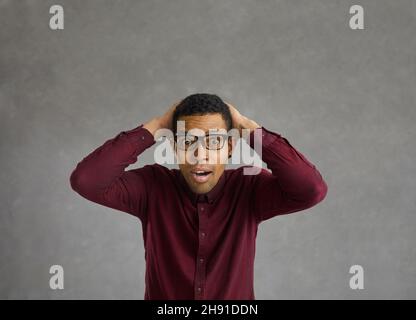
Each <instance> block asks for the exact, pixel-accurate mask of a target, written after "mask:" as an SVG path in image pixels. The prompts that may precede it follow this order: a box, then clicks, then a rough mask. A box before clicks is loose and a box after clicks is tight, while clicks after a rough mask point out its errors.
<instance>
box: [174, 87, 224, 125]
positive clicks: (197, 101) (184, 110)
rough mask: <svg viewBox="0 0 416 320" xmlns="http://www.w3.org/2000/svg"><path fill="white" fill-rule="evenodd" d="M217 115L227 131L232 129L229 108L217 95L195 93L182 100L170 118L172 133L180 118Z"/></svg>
mask: <svg viewBox="0 0 416 320" xmlns="http://www.w3.org/2000/svg"><path fill="white" fill-rule="evenodd" d="M210 113H219V114H221V116H222V118H223V119H224V121H225V124H226V126H227V131H229V130H231V128H232V118H231V113H230V108H229V107H228V105H227V104H226V103H225V102H224V101H223V100H222V99H221V98H220V97H218V96H217V95H215V94H209V93H195V94H191V95H190V96H187V97H186V98H185V99H183V100H182V101H181V102H180V103H179V104H178V105H177V107H176V108H175V111H174V112H173V116H172V128H173V132H176V123H177V120H178V118H179V117H181V116H192V115H201V116H202V115H206V114H210Z"/></svg>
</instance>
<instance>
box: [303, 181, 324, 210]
mask: <svg viewBox="0 0 416 320" xmlns="http://www.w3.org/2000/svg"><path fill="white" fill-rule="evenodd" d="M310 190H311V191H310V192H309V193H308V196H307V197H306V199H305V203H306V206H307V207H308V208H310V207H313V206H315V205H317V204H318V203H320V202H321V201H323V200H324V199H325V197H326V195H327V193H328V185H327V184H326V182H325V181H324V180H323V179H322V180H321V181H320V182H319V183H316V184H314V185H313V187H312V188H311V189H310Z"/></svg>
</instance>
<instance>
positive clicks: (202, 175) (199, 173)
mask: <svg viewBox="0 0 416 320" xmlns="http://www.w3.org/2000/svg"><path fill="white" fill-rule="evenodd" d="M211 173H212V171H205V170H195V171H191V175H192V178H193V179H194V181H195V182H197V183H204V182H206V181H208V179H209V177H210V174H211Z"/></svg>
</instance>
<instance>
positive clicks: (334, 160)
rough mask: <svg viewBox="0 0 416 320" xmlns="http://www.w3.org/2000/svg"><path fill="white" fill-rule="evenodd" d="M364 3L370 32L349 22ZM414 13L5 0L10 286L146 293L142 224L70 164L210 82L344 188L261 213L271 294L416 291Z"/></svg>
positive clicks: (2, 104) (390, 8)
mask: <svg viewBox="0 0 416 320" xmlns="http://www.w3.org/2000/svg"><path fill="white" fill-rule="evenodd" d="M52 4H61V5H63V6H64V10H65V29H64V30H61V31H52V30H50V29H49V18H50V14H49V7H50V6H51V5H52ZM353 4H360V5H362V6H363V7H364V10H365V30H351V29H350V28H349V25H348V21H349V18H350V14H349V7H350V6H351V5H353ZM415 14H416V1H412V0H407V1H406V0H395V1H393V0H390V1H381V0H373V1H364V0H359V1H340V0H338V1H334V0H326V1H324V0H319V1H318V0H314V1H311V0H308V1H306V0H303V1H290V0H286V1H277V0H274V1H248V0H233V1H225V0H218V1H214V0H209V1H207V0H204V1H167V0H166V1H161V0H152V1H92V0H90V1H62V0H61V1H7V0H0V110H1V114H0V142H1V145H0V148H1V169H0V186H1V187H0V188H1V198H0V201H1V216H0V259H1V260H0V262H1V264H0V278H1V279H0V298H3V299H16V298H22V299H35V298H41V299H58V298H63V299H74V298H82V299H84V298H86V299H91V298H98V299H101V298H103V299H109V298H120V299H124V298H133V299H143V295H144V271H145V265H144V250H143V240H142V233H141V226H140V221H139V220H138V219H136V218H135V217H132V216H130V215H128V214H124V213H122V212H120V211H115V210H113V209H110V208H106V207H103V206H100V205H97V204H94V203H92V202H89V201H88V200H85V199H83V198H81V197H80V196H79V195H78V194H76V193H75V192H74V191H72V189H71V188H70V184H69V176H70V173H71V172H72V170H73V169H74V168H75V166H76V164H77V163H78V161H80V160H81V159H82V158H83V157H84V156H86V155H87V154H88V153H90V152H91V151H92V150H93V149H95V148H96V147H98V146H99V145H101V144H103V143H104V141H106V140H107V139H109V138H112V137H114V136H115V135H116V134H118V133H119V132H121V131H123V130H126V129H132V128H134V127H136V126H137V125H139V124H141V123H143V122H145V121H147V120H149V119H150V118H152V117H154V116H156V115H160V114H162V113H163V112H164V111H165V110H166V109H167V108H168V107H169V106H170V105H171V104H172V103H173V102H175V101H176V100H178V99H181V98H184V97H185V96H187V95H189V94H192V93H196V92H209V93H216V94H218V95H219V96H220V97H222V98H224V99H225V100H228V101H230V102H231V103H233V104H234V105H235V106H236V107H237V108H239V110H240V111H241V112H242V113H243V114H245V115H247V116H248V117H252V118H253V119H254V120H256V121H257V122H259V123H261V124H262V125H263V126H265V127H266V128H269V129H271V130H274V131H276V132H279V133H280V134H282V135H283V136H285V137H286V138H287V139H288V140H289V141H290V142H291V143H292V144H293V145H294V146H295V147H296V148H297V149H299V150H300V151H301V152H303V153H304V155H305V156H306V157H307V158H308V159H309V160H310V161H312V162H313V163H314V164H315V165H316V166H317V168H318V169H319V170H320V171H321V173H322V175H323V177H324V178H325V180H326V181H327V183H328V186H329V191H328V195H327V198H326V199H325V200H324V201H323V202H322V203H320V204H319V205H317V206H316V207H313V208H311V209H309V210H307V211H303V212H302V213H297V214H292V215H286V216H281V217H276V218H273V219H271V220H268V221H267V222H264V223H262V224H261V225H260V227H259V233H258V238H257V251H256V262H255V282H254V285H255V294H256V298H257V299H292V298H300V299H307V298H312V299H325V298H328V299H334V298H337V299H338V298H340V299H368V298H380V299H385V298H405V299H407V298H416V264H415V262H416V261H415V260H416V259H415V258H416V252H415V251H416V249H415V248H416V246H415V240H416V216H415V213H416V212H415V211H416V210H415V209H416V203H415V202H416V200H415V199H416V197H415V190H416V165H415V163H414V159H415V158H416V148H415V137H416V135H415V134H416V127H415V125H414V123H415V120H416V110H415V95H416V90H415V83H416V82H415V80H416V68H415V61H416V60H415V58H416V53H415V52H416V39H415V27H416V23H415ZM152 162H153V155H152V152H151V150H149V151H146V153H145V155H144V156H143V157H142V158H140V160H139V162H137V163H136V164H135V165H133V166H131V167H129V168H128V169H130V168H135V167H140V166H142V165H144V164H146V163H152ZM53 264H60V265H62V266H63V268H64V270H65V289H64V290H57V291H53V290H51V289H49V277H50V274H49V267H50V266H51V265H53ZM354 264H360V265H362V266H363V268H364V272H365V280H364V286H365V289H364V290H351V289H350V288H349V278H350V276H351V275H350V274H349V268H350V266H351V265H354Z"/></svg>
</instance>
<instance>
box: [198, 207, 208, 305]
mask: <svg viewBox="0 0 416 320" xmlns="http://www.w3.org/2000/svg"><path fill="white" fill-rule="evenodd" d="M198 214H199V219H198V221H199V245H198V254H197V257H196V258H197V261H196V273H195V300H202V299H204V296H205V281H206V263H205V262H206V261H205V255H206V252H207V243H206V238H207V232H206V228H207V207H206V206H205V204H201V203H199V204H198Z"/></svg>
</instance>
